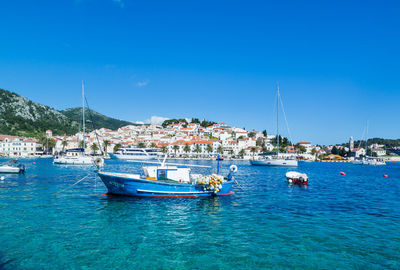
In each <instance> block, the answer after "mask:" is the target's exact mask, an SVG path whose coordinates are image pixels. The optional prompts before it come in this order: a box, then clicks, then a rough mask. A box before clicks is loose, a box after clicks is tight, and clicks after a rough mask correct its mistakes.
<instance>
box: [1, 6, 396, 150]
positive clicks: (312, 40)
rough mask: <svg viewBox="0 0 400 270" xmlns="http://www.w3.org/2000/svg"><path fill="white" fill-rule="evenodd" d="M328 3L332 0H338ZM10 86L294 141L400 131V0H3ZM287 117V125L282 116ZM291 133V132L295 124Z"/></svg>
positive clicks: (67, 103)
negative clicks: (83, 93)
mask: <svg viewBox="0 0 400 270" xmlns="http://www.w3.org/2000/svg"><path fill="white" fill-rule="evenodd" d="M328 2H329V3H328ZM0 10H1V16H0V24H1V27H0V34H1V42H0V88H4V89H8V90H12V91H15V92H17V93H19V94H21V95H23V96H26V97H27V98H30V99H32V100H34V101H36V102H39V103H42V104H46V105H49V106H51V107H54V108H56V109H64V108H68V107H75V106H79V105H80V83H81V80H82V79H84V80H85V81H86V85H87V97H88V100H89V103H90V104H91V107H92V108H93V109H95V110H97V111H99V112H101V113H104V114H106V115H109V116H112V117H116V118H120V119H124V120H129V121H144V120H146V119H149V118H150V117H151V116H162V117H169V118H175V117H192V116H193V117H198V118H206V119H209V120H214V121H225V122H227V123H228V124H231V125H235V126H239V127H246V128H247V129H258V130H262V129H267V131H268V133H274V130H275V122H274V116H273V110H274V96H275V85H276V82H277V81H279V83H280V86H281V92H282V97H283V101H284V103H285V109H286V113H287V117H288V121H289V126H290V129H291V133H292V135H293V140H294V141H298V140H303V139H306V140H310V141H311V142H313V143H320V144H330V143H339V142H343V141H347V140H348V137H349V136H351V135H352V136H354V137H355V138H356V139H357V138H358V137H360V136H361V134H362V132H363V129H364V126H365V122H366V121H367V120H369V123H370V132H369V135H370V136H371V137H372V136H379V137H386V138H400V125H399V120H400V113H399V100H400V68H399V65H400V15H399V14H400V1H365V0H364V1H266V0H264V1H251V0H248V1H232V0H231V1H208V0H202V1H152V0H148V1H137V0H120V1H117V0H75V1H74V0H71V1H31V0H26V1H20V0H14V1H1V2H0ZM281 124H282V127H284V123H283V122H282V123H281ZM284 135H285V134H284Z"/></svg>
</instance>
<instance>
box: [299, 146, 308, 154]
mask: <svg viewBox="0 0 400 270" xmlns="http://www.w3.org/2000/svg"><path fill="white" fill-rule="evenodd" d="M298 149H299V152H300V153H301V154H303V153H305V152H307V150H306V148H305V147H304V146H303V145H299V148H298Z"/></svg>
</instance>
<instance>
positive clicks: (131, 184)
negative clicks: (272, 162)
mask: <svg viewBox="0 0 400 270" xmlns="http://www.w3.org/2000/svg"><path fill="white" fill-rule="evenodd" d="M98 175H99V177H100V178H101V180H102V181H103V183H104V185H105V186H106V187H107V190H108V193H109V194H115V195H125V196H140V197H171V198H176V197H209V196H220V195H231V194H233V192H232V184H233V181H232V180H231V181H228V182H225V183H223V184H222V188H221V189H220V191H219V192H218V193H216V194H214V192H213V191H209V190H204V188H203V187H202V186H198V185H194V184H185V183H166V182H161V181H154V180H146V179H140V175H129V174H120V173H108V172H99V173H98Z"/></svg>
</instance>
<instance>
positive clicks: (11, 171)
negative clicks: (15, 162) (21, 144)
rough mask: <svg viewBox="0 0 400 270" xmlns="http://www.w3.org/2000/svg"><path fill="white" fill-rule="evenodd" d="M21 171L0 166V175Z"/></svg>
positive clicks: (16, 168)
mask: <svg viewBox="0 0 400 270" xmlns="http://www.w3.org/2000/svg"><path fill="white" fill-rule="evenodd" d="M20 172H21V169H20V168H18V167H11V166H0V173H20Z"/></svg>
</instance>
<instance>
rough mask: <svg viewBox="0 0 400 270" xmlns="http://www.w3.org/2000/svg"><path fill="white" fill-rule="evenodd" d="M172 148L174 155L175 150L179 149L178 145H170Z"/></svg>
mask: <svg viewBox="0 0 400 270" xmlns="http://www.w3.org/2000/svg"><path fill="white" fill-rule="evenodd" d="M172 149H174V151H175V155H176V151H178V150H179V146H178V145H176V144H175V145H174V146H173V147H172Z"/></svg>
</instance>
